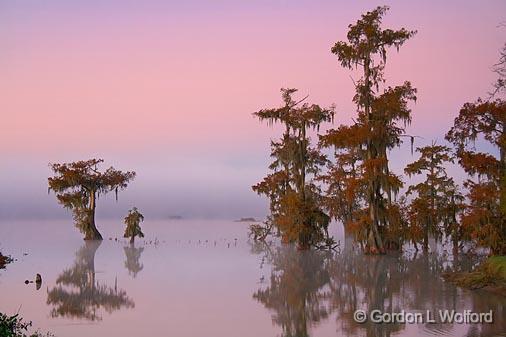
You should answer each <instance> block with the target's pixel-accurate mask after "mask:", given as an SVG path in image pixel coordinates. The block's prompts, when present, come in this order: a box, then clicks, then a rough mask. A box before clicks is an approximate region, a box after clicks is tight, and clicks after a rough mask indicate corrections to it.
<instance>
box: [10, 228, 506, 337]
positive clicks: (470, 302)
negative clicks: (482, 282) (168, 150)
mask: <svg viewBox="0 0 506 337" xmlns="http://www.w3.org/2000/svg"><path fill="white" fill-rule="evenodd" d="M247 227H248V224H246V223H238V222H232V221H209V220H203V221H197V220H180V221H176V220H170V221H169V220H167V221H146V223H145V224H144V226H143V229H144V232H145V233H146V238H144V239H141V240H138V242H136V243H135V245H134V246H131V245H130V244H128V243H127V242H126V241H125V240H124V239H123V238H121V237H120V233H122V231H123V226H122V225H121V224H120V223H119V222H113V221H100V222H99V228H100V230H101V231H102V234H103V236H104V238H105V240H104V241H103V242H84V241H83V240H82V239H81V237H80V235H79V233H78V232H77V230H76V229H75V228H73V226H72V224H71V223H70V222H69V221H62V220H58V221H10V222H2V223H0V249H1V250H2V251H3V252H6V253H8V254H10V255H12V256H13V257H14V258H17V259H18V260H17V261H16V262H15V263H13V264H10V265H9V266H8V267H7V269H6V270H2V271H0V311H1V312H4V313H8V314H14V313H16V312H17V311H18V310H19V312H20V314H21V316H23V317H25V318H26V319H28V320H32V321H33V323H34V326H35V327H38V328H40V329H41V330H42V331H50V332H52V333H54V334H55V335H56V336H61V337H66V336H69V337H73V336H76V337H80V336H83V337H84V336H95V337H100V336H107V337H110V336H122V337H124V336H182V337H184V336H196V337H197V336H199V337H201V336H206V337H212V336H217V337H218V336H219V337H227V336H230V337H232V336H234V337H235V336H241V337H247V336H251V337H263V336H297V337H299V336H300V337H303V336H321V337H327V336H440V335H443V336H506V333H505V332H506V310H505V307H506V300H505V298H501V297H499V296H494V295H491V294H490V293H487V292H483V291H473V292H472V291H467V290H462V289H459V288H456V287H454V286H452V285H451V284H447V283H445V282H444V281H443V280H442V279H441V278H440V274H441V272H443V271H445V270H452V269H460V270H463V269H468V268H470V267H471V266H472V263H475V262H474V261H469V260H468V259H467V258H459V259H458V260H456V261H453V259H452V257H451V255H447V254H446V253H445V252H444V250H443V249H442V248H440V249H439V252H438V253H437V254H429V255H424V254H414V252H409V251H408V252H406V253H404V254H403V255H392V256H382V257H371V256H363V255H362V254H361V253H360V251H359V250H358V249H357V247H354V246H353V244H352V242H351V241H349V240H345V239H344V238H343V237H342V234H341V233H339V230H337V233H336V234H337V235H338V236H339V237H340V238H341V252H340V253H339V254H330V253H325V252H313V251H311V252H299V251H297V250H295V249H294V248H293V247H290V246H281V245H279V244H277V243H275V242H273V243H271V244H268V245H267V244H255V243H252V242H250V241H249V240H248V237H247ZM336 228H337V226H336ZM116 237H117V240H116ZM36 273H40V274H41V275H42V278H43V284H42V287H41V288H40V289H36V286H35V284H28V285H25V284H24V280H26V279H34V277H35V274H36ZM356 309H364V310H366V311H369V310H372V309H380V310H382V311H383V312H400V311H401V310H405V311H408V312H423V313H424V314H425V312H426V310H430V311H431V312H433V313H435V314H437V312H438V310H443V309H454V310H457V311H463V310H473V311H475V312H488V311H489V310H493V312H494V323H493V324H483V325H479V324H474V325H473V324H469V325H466V324H374V323H370V322H368V323H364V324H358V323H355V322H354V320H353V312H354V311H355V310H356Z"/></svg>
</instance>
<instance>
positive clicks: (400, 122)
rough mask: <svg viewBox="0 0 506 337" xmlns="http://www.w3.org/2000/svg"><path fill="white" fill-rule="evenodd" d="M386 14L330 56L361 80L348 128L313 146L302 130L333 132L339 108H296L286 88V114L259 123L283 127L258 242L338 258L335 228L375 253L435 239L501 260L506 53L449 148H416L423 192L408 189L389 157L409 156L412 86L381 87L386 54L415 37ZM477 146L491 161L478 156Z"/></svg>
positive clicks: (412, 170) (352, 29)
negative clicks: (457, 169)
mask: <svg viewBox="0 0 506 337" xmlns="http://www.w3.org/2000/svg"><path fill="white" fill-rule="evenodd" d="M387 10H388V7H378V8H376V9H374V10H373V11H371V12H367V13H366V14H363V15H362V17H361V18H360V19H359V20H358V21H357V22H356V23H355V24H351V25H349V30H348V34H347V41H339V42H337V43H336V44H335V45H334V46H333V47H332V49H331V51H332V53H333V54H335V55H336V56H337V59H338V61H339V62H340V64H341V66H342V67H344V68H347V69H359V70H360V71H361V73H362V76H361V78H360V79H359V80H358V81H356V82H354V84H355V90H356V94H355V96H354V97H353V102H354V103H355V105H356V107H357V109H356V117H355V118H354V119H353V123H352V124H351V125H340V126H338V127H337V128H335V129H330V130H328V131H327V132H325V133H324V134H321V135H319V139H318V144H317V147H312V146H311V143H310V138H309V137H308V135H307V130H308V129H316V130H318V129H319V127H320V125H321V124H322V123H327V122H332V121H333V117H334V108H333V107H331V108H328V109H326V108H321V107H320V106H318V105H315V104H313V105H309V104H307V103H303V101H305V99H306V98H307V97H306V98H303V99H302V100H299V101H297V100H296V99H294V97H293V94H294V93H295V92H296V89H281V92H282V97H283V103H284V104H283V106H282V107H280V108H275V109H264V110H260V111H258V112H255V113H254V115H255V116H256V117H258V118H259V119H260V120H262V121H267V122H268V123H269V124H272V123H281V124H283V125H284V126H285V132H284V134H283V135H282V137H281V139H280V140H279V141H273V142H272V143H271V157H272V158H273V162H272V164H271V165H270V166H269V168H270V169H271V170H272V173H270V174H269V175H268V176H267V177H265V178H264V179H263V181H262V182H260V183H258V184H257V185H254V186H253V190H254V191H255V192H257V193H258V194H262V195H266V196H267V197H268V198H269V200H270V216H269V217H268V219H267V221H266V222H265V223H264V224H263V225H255V226H252V231H253V234H254V237H255V238H256V239H265V237H267V235H270V234H273V235H280V236H281V238H282V241H283V242H295V243H297V245H298V247H299V248H301V249H308V248H310V247H311V246H314V247H319V248H321V247H332V245H333V241H332V239H331V238H329V236H328V232H327V228H328V225H329V222H330V220H331V219H335V220H338V221H340V222H342V223H343V224H344V226H345V228H346V229H347V230H349V231H350V232H352V233H353V234H354V237H355V239H356V240H357V241H358V242H359V243H360V244H361V245H362V247H363V249H364V251H365V252H366V253H370V254H383V253H385V251H386V250H387V249H399V248H400V247H402V245H403V244H404V243H407V242H411V243H413V244H414V246H415V247H416V249H418V245H419V244H420V245H422V246H423V248H424V249H425V250H427V249H428V241H429V237H434V238H435V239H436V240H443V239H445V240H451V242H452V243H453V246H454V249H455V251H458V250H459V248H460V247H461V245H462V243H463V242H465V241H471V242H473V243H476V244H478V245H481V246H484V247H487V248H489V249H490V251H491V253H493V254H506V226H505V219H506V217H505V216H506V152H505V151H506V149H505V146H506V138H505V137H506V136H505V135H504V131H505V123H506V103H505V101H504V100H502V99H500V98H498V97H499V96H500V95H501V94H502V93H504V88H505V85H506V81H505V76H506V46H505V47H504V49H503V51H502V53H501V58H500V62H499V63H498V64H497V65H496V66H495V69H494V70H495V72H496V73H497V74H498V76H499V79H498V80H497V82H496V83H495V84H494V90H493V92H492V93H490V97H489V98H488V99H486V100H483V99H478V100H477V101H476V102H472V103H465V104H464V106H463V107H462V109H461V110H460V112H459V114H458V117H457V118H456V119H455V121H454V125H453V126H452V127H451V129H450V130H449V131H448V133H447V134H446V137H445V138H446V140H447V141H448V145H449V146H446V145H441V144H437V143H436V142H432V143H431V145H428V146H424V147H418V148H417V149H416V153H417V155H419V156H418V159H417V160H415V161H414V162H413V163H411V164H409V165H407V167H406V168H405V170H404V173H405V175H406V176H407V177H408V178H412V177H415V176H416V177H418V179H421V180H422V181H421V182H420V183H418V184H416V185H411V186H406V184H405V182H404V181H403V179H402V176H401V175H398V174H395V173H394V172H392V171H391V170H390V166H389V164H390V158H389V152H390V150H392V149H394V148H396V147H399V146H400V145H401V144H402V143H403V140H404V139H409V140H410V142H411V149H412V152H413V146H414V139H415V136H413V135H408V134H407V133H406V127H407V126H408V125H409V124H410V123H411V109H410V106H409V105H410V102H414V101H416V89H415V88H414V87H413V86H412V85H411V83H410V82H409V81H405V82H404V83H403V84H401V85H398V86H394V87H390V86H385V85H384V83H385V65H386V61H387V56H388V55H387V54H388V51H389V50H390V49H392V48H395V49H396V50H399V49H400V47H401V46H402V45H403V44H404V43H405V42H406V41H408V40H409V39H410V38H412V37H413V36H414V35H415V34H416V31H410V30H407V29H405V28H401V29H399V30H393V29H389V28H382V19H383V17H384V15H385V13H386V12H387ZM477 143H478V144H484V147H483V148H484V149H486V150H488V151H486V152H478V151H477V149H476V144H477ZM450 146H452V147H450ZM494 152H498V155H494ZM329 158H330V159H329ZM454 162H458V164H460V166H461V167H462V168H463V169H464V170H465V172H466V173H467V174H468V175H469V178H468V179H467V180H466V181H465V182H464V184H463V187H464V189H462V188H461V187H459V186H458V185H457V183H456V182H455V181H454V179H453V178H452V177H450V176H448V174H447V172H446V168H447V167H448V165H450V164H452V163H454ZM401 191H404V193H401Z"/></svg>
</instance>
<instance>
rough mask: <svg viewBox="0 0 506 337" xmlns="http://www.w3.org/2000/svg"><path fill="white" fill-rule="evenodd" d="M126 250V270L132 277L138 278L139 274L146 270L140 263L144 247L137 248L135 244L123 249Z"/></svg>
mask: <svg viewBox="0 0 506 337" xmlns="http://www.w3.org/2000/svg"><path fill="white" fill-rule="evenodd" d="M123 249H124V250H125V257H126V261H125V268H126V269H127V270H128V274H129V275H132V277H134V278H135V277H136V276H137V274H138V273H139V272H140V271H141V270H142V268H144V266H143V265H142V263H140V258H141V254H142V252H143V251H144V248H143V247H139V248H135V246H134V245H133V244H130V245H129V246H125V247H123Z"/></svg>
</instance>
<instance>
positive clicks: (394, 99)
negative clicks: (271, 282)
mask: <svg viewBox="0 0 506 337" xmlns="http://www.w3.org/2000/svg"><path fill="white" fill-rule="evenodd" d="M387 10H388V7H377V8H376V9H374V10H373V11H370V12H367V13H366V14H363V15H362V17H361V18H360V19H359V20H358V21H357V22H356V23H355V24H351V25H349V30H348V34H347V40H348V41H346V42H344V41H339V42H337V43H336V44H335V45H334V46H333V47H332V49H331V51H332V53H333V54H335V55H336V56H337V58H338V60H339V62H340V64H341V66H343V67H344V68H347V69H355V68H360V69H361V71H362V77H361V78H360V80H358V81H357V82H356V83H355V90H356V94H355V96H354V97H353V102H354V103H355V104H356V106H357V118H356V119H355V120H354V123H353V124H352V125H350V126H348V125H342V126H340V127H339V128H338V129H334V130H330V131H329V132H327V134H325V135H323V136H322V137H321V138H320V142H321V145H322V146H325V147H331V148H334V149H335V151H337V152H345V153H346V152H353V153H356V154H358V155H359V161H358V164H359V168H358V171H359V173H360V176H359V181H358V183H360V184H362V185H363V186H364V188H365V196H364V199H363V200H362V206H363V207H361V208H360V209H359V210H358V211H356V212H355V213H356V216H355V217H354V218H355V220H354V221H353V223H354V224H355V227H357V229H358V230H359V231H360V232H361V233H363V234H362V235H361V236H362V240H363V241H365V243H366V247H365V248H366V252H368V253H373V254H377V253H384V252H385V245H384V241H385V236H388V231H389V227H390V226H394V225H398V224H399V223H400V221H399V217H400V214H399V207H398V206H397V205H395V204H394V203H393V202H392V196H393V194H395V193H397V192H398V191H399V189H400V188H401V186H402V182H401V180H400V178H399V177H398V176H396V175H394V174H392V173H391V172H390V170H389V163H388V151H389V150H391V149H393V148H394V147H396V146H398V145H399V144H400V143H401V136H402V135H403V134H404V128H405V126H406V125H407V124H409V123H410V122H411V110H410V109H409V108H408V103H409V102H410V101H414V100H415V99H416V96H415V95H416V89H414V88H413V87H412V86H411V83H410V82H404V84H403V85H401V86H396V87H387V88H383V89H380V85H381V84H382V83H383V82H384V69H385V65H386V60H387V51H388V49H389V48H391V47H394V48H396V49H397V50H398V49H399V48H400V47H401V46H402V45H403V44H404V43H405V42H406V41H407V40H408V39H410V38H411V37H413V36H414V35H415V33H416V32H415V31H409V30H406V29H404V28H401V29H399V30H392V29H389V28H387V29H383V28H382V27H381V24H382V19H383V16H384V15H385V13H386V12H387ZM356 190H357V191H360V189H356Z"/></svg>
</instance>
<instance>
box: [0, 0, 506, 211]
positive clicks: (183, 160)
mask: <svg viewBox="0 0 506 337" xmlns="http://www.w3.org/2000/svg"><path fill="white" fill-rule="evenodd" d="M211 4H212V5H211ZM382 4H385V3H383V2H381V3H378V2H376V1H362V2H359V3H358V2H357V3H354V4H351V5H350V3H349V2H345V1H343V2H334V1H258V2H255V3H254V4H253V3H249V4H237V2H235V1H224V0H222V1H218V2H204V1H190V2H187V3H185V4H179V3H177V2H174V3H170V2H162V1H154V0H151V1H143V2H142V4H141V3H139V4H135V3H134V2H133V1H121V2H120V1H100V2H99V1H87V2H83V3H80V4H79V3H74V4H69V3H67V2H66V1H63V0H62V1H56V0H50V1H44V2H43V3H41V2H40V1H35V0H34V1H23V2H17V1H6V2H2V4H0V43H1V45H2V53H1V55H0V76H1V78H2V81H0V92H1V93H2V100H1V103H0V104H1V111H2V112H1V114H2V122H1V124H0V153H1V154H2V157H3V158H4V160H3V164H2V167H0V173H1V176H2V178H0V183H1V184H2V186H7V187H8V188H7V190H11V191H12V189H13V188H14V186H16V188H15V189H16V192H15V193H16V195H17V197H19V198H23V196H24V195H33V192H34V191H35V190H37V191H39V190H40V189H41V188H45V183H46V182H45V179H44V178H45V177H47V175H48V173H49V172H48V169H47V163H48V162H49V161H60V160H61V161H64V160H76V159H85V158H88V157H90V156H100V157H104V158H105V159H106V162H107V163H110V164H114V165H115V166H118V167H119V168H124V169H134V170H136V171H137V172H138V173H139V177H138V179H137V182H136V183H137V187H135V189H134V191H136V193H144V194H145V196H146V198H148V197H149V195H150V192H147V191H148V190H150V191H154V190H156V191H158V192H157V193H158V194H156V193H155V194H156V195H157V196H158V197H160V196H162V195H163V196H165V197H169V195H170V193H180V192H181V191H182V190H183V189H185V187H186V188H187V190H188V191H193V192H188V193H190V194H188V195H187V198H186V199H185V200H187V202H190V201H191V200H195V198H197V199H198V198H201V199H202V200H205V199H206V196H211V195H213V194H215V193H218V194H220V195H223V196H224V197H223V201H222V204H220V205H221V206H220V207H222V208H223V212H222V213H223V214H226V209H227V207H229V206H227V205H229V202H228V201H227V200H229V199H230V200H240V201H241V202H243V203H244V204H245V205H248V204H249V205H253V206H252V213H255V212H259V210H260V209H261V207H263V204H261V203H259V201H258V198H257V197H256V196H255V195H254V194H253V193H252V192H250V190H249V186H250V185H251V184H252V183H255V181H256V180H258V179H259V178H260V177H262V176H263V175H264V174H265V172H266V168H265V165H266V163H267V162H268V151H269V148H268V146H269V140H270V138H271V137H276V136H277V134H276V132H275V130H272V129H269V128H268V127H267V126H265V125H260V124H259V123H258V122H257V121H256V120H255V119H253V118H252V116H251V113H252V112H254V111H255V110H258V109H260V108H263V107H270V106H276V105H278V104H279V100H280V99H279V88H280V87H297V88H299V89H300V91H301V93H303V94H310V99H311V100H312V101H313V102H315V103H319V104H322V105H330V104H332V103H335V104H336V106H337V112H338V117H337V122H341V121H344V122H348V121H349V120H350V118H351V116H352V115H353V114H354V108H353V105H352V103H351V98H352V96H353V84H352V82H351V79H350V77H349V75H353V76H354V77H355V78H357V75H354V74H350V72H349V71H347V70H344V69H341V68H340V67H339V66H338V63H337V61H336V58H335V57H334V56H333V55H332V54H331V53H330V51H329V50H330V47H331V46H332V45H333V43H334V42H335V41H338V40H342V39H344V38H345V34H346V29H347V25H348V24H349V23H352V22H354V21H356V20H357V19H358V18H359V16H360V14H361V13H363V12H365V11H367V10H370V9H373V8H374V7H375V6H377V5H382ZM386 4H389V5H390V6H391V11H390V13H389V14H388V16H387V17H386V20H385V25H388V26H391V27H392V28H398V27H401V26H404V27H406V28H409V29H417V30H418V31H419V33H418V34H417V35H416V36H415V37H414V38H413V39H412V41H409V42H408V43H407V44H406V45H405V47H403V48H402V49H401V51H400V53H399V54H397V53H396V52H394V51H392V52H391V54H390V56H391V57H390V59H389V61H388V64H387V69H386V71H387V75H386V77H387V79H388V83H389V84H392V85H395V84H400V83H402V82H403V81H404V80H410V81H411V82H412V83H413V85H414V86H415V87H417V88H418V90H419V94H418V98H419V99H418V102H417V104H416V105H414V106H413V114H414V121H413V126H412V128H411V129H410V132H411V133H415V134H418V135H421V136H423V137H425V138H426V139H427V142H430V139H433V138H438V139H440V140H442V138H443V134H444V132H445V131H446V130H447V129H448V128H449V126H450V123H451V121H452V120H453V118H454V116H455V114H456V113H457V111H458V108H459V107H460V105H461V104H462V103H464V102H466V101H469V100H473V99H475V98H476V97H478V96H480V95H485V94H486V92H487V91H488V90H489V88H490V85H491V83H492V82H493V80H494V75H493V73H492V72H491V71H490V68H491V66H492V64H493V63H494V62H495V61H496V60H497V58H498V50H499V49H500V48H501V46H502V44H503V43H504V42H505V39H504V38H505V37H506V28H498V24H499V23H500V22H502V21H504V20H506V15H505V13H506V2H504V1H482V2H476V1H453V2H445V3H444V4H441V3H440V2H437V1H433V2H427V1H423V2H422V1H418V2H406V1H388V2H386ZM2 190H4V191H5V190H6V188H2ZM141 191H143V192H141ZM170 191H178V192H170ZM199 191H201V192H202V193H203V194H202V193H201V192H199ZM186 192H187V191H186ZM37 193H38V192H37ZM132 193H133V192H132ZM192 193H194V194H192ZM225 196H226V197H225ZM158 197H157V198H158ZM172 197H173V198H174V199H175V198H176V196H175V195H172ZM44 198H46V199H48V198H49V199H50V201H48V203H54V196H50V197H47V196H44ZM133 199H134V198H133V196H132V200H133ZM220 200H221V199H220ZM10 202H12V201H10ZM34 202H35V201H34ZM2 203H4V207H3V208H2ZM8 203H9V201H7V200H6V199H5V198H4V196H3V195H0V212H2V210H3V212H5V209H6V208H10V207H7V206H6V205H8ZM182 205H184V203H183V204H182ZM181 207H183V206H181ZM183 208H184V207H183ZM211 208H212V207H211ZM239 208H240V209H241V210H243V211H247V210H248V209H249V208H248V206H241V207H239ZM188 209H192V208H191V207H189V208H188ZM175 211H176V210H175ZM20 212H21V211H20ZM189 212H190V213H191V211H189ZM220 214H221V213H220ZM0 216H1V214H0Z"/></svg>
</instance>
